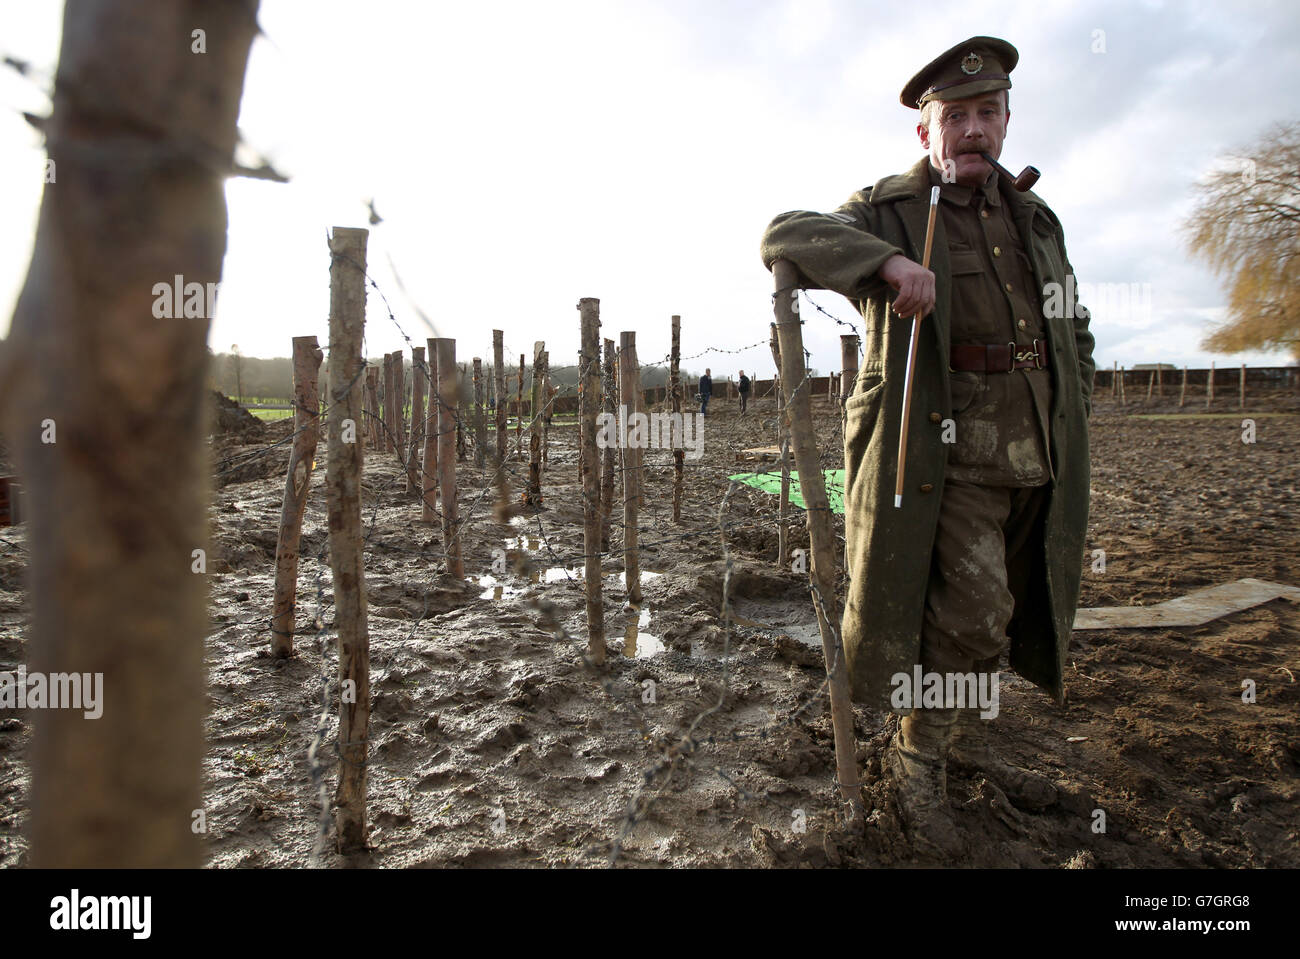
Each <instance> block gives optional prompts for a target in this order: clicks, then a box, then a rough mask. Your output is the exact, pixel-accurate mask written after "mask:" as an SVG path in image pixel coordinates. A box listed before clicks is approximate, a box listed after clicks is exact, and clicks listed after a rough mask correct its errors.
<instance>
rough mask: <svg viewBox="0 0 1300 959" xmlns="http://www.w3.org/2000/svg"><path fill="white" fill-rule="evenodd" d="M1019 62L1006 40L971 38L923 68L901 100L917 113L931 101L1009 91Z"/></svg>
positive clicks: (901, 96)
mask: <svg viewBox="0 0 1300 959" xmlns="http://www.w3.org/2000/svg"><path fill="white" fill-rule="evenodd" d="M1019 60H1020V54H1019V52H1017V50H1016V48H1015V47H1013V46H1012V45H1011V44H1009V43H1007V41H1005V40H999V39H998V38H997V37H971V38H970V39H969V40H963V41H962V42H961V43H959V44H957V45H956V46H954V47H950V48H949V49H947V50H945V51H944V52H943V53H941V54H939V55H938V56H937V57H935V58H934V59H933V60H931V61H930V62H929V63H927V64H926V65H925V66H924V67H922V68H921V70H920V71H919V72H918V73H917V74H916V76H914V77H912V79H910V80H908V81H907V86H905V87H903V92H902V94H901V95H900V96H899V99H900V100H901V101H902V103H903V106H905V107H911V108H912V109H913V110H917V109H920V108H921V107H922V106H924V105H925V103H926V101H928V100H963V99H965V98H966V97H973V96H977V95H979V94H981V93H988V92H989V91H990V90H1010V89H1011V71H1012V70H1013V69H1015V66H1016V63H1017V62H1018V61H1019Z"/></svg>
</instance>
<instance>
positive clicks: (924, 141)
mask: <svg viewBox="0 0 1300 959" xmlns="http://www.w3.org/2000/svg"><path fill="white" fill-rule="evenodd" d="M1007 116H1008V117H1009V116H1011V114H1009V113H1008V114H1007ZM916 135H917V136H918V137H920V138H921V147H922V148H923V149H926V150H928V149H930V128H929V127H927V126H926V125H925V124H924V123H918V124H917V125H916Z"/></svg>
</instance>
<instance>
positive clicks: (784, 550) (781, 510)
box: [768, 323, 790, 569]
mask: <svg viewBox="0 0 1300 959" xmlns="http://www.w3.org/2000/svg"><path fill="white" fill-rule="evenodd" d="M771 330H772V336H771V339H770V340H769V341H768V345H769V346H771V348H772V360H773V362H775V363H776V374H775V375H774V376H773V378H772V382H773V384H774V385H776V386H777V387H778V389H777V394H776V445H777V446H778V447H779V448H780V450H781V500H780V506H779V507H778V512H777V523H776V565H777V566H779V567H781V569H785V567H786V564H787V563H788V562H789V561H790V544H789V540H790V424H789V423H787V422H786V415H785V391H784V390H782V389H780V388H779V386H780V382H781V341H780V338H779V337H778V335H777V332H776V324H775V323H773V324H772V326H771Z"/></svg>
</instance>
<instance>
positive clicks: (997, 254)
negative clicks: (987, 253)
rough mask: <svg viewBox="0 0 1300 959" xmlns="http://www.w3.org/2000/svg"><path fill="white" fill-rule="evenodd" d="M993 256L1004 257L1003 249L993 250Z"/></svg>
mask: <svg viewBox="0 0 1300 959" xmlns="http://www.w3.org/2000/svg"><path fill="white" fill-rule="evenodd" d="M993 255H994V256H1001V255H1002V247H1000V246H995V247H994V248H993Z"/></svg>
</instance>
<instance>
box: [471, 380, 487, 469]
mask: <svg viewBox="0 0 1300 959" xmlns="http://www.w3.org/2000/svg"><path fill="white" fill-rule="evenodd" d="M486 453H487V420H486V418H485V417H484V413H483V359H482V357H478V356H476V357H474V465H475V466H477V467H478V468H479V470H480V472H481V471H482V469H483V467H484V465H486V463H487V458H486Z"/></svg>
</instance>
